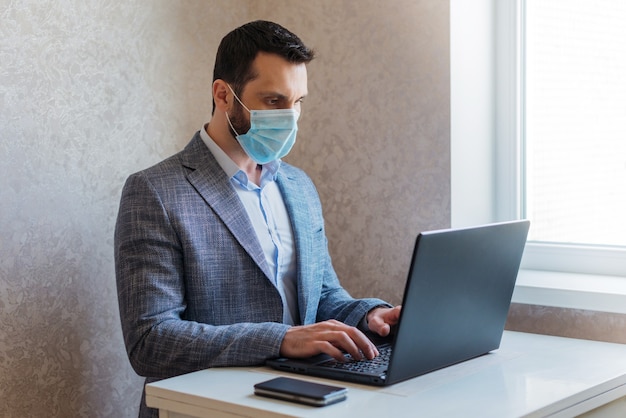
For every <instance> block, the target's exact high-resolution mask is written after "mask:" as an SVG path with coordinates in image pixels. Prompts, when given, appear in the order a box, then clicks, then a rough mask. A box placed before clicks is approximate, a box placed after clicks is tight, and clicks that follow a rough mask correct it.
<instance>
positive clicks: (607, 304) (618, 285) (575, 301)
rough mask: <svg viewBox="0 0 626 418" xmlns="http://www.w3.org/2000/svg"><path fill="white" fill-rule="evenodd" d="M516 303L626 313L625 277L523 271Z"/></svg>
mask: <svg viewBox="0 0 626 418" xmlns="http://www.w3.org/2000/svg"><path fill="white" fill-rule="evenodd" d="M513 302H514V303H523V304H530V305H540V306H554V307H559V308H572V309H583V310H591V311H599V312H612V313H620V314H626V280H625V279H624V277H616V276H600V275H591V274H575V273H559V272H552V271H539V270H525V269H524V270H520V271H519V274H518V277H517V285H516V286H515V291H514V292H513Z"/></svg>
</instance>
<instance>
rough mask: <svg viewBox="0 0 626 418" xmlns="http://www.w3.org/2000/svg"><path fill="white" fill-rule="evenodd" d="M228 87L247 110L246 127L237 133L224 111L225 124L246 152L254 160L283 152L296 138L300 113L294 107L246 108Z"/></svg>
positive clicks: (262, 160) (269, 158) (260, 161)
mask: <svg viewBox="0 0 626 418" xmlns="http://www.w3.org/2000/svg"><path fill="white" fill-rule="evenodd" d="M228 88H230V91H231V92H232V93H233V95H234V96H235V98H236V99H237V101H238V102H239V103H240V104H241V106H243V108H244V109H246V110H247V111H248V112H249V113H250V129H249V130H248V132H247V133H245V134H241V135H240V134H239V133H238V132H237V131H236V130H235V128H234V127H233V124H232V123H231V122H230V117H228V113H226V119H227V120H228V124H229V125H230V127H231V129H232V130H233V131H234V132H235V135H236V138H237V141H238V142H239V144H240V145H241V147H242V148H243V150H244V151H245V152H246V154H248V156H249V157H250V158H252V159H253V160H254V161H255V162H256V163H257V164H267V163H269V162H271V161H274V160H277V159H279V158H282V157H284V156H285V155H287V154H288V153H289V151H291V148H292V147H293V144H294V143H295V142H296V133H297V132H298V117H299V116H300V114H299V113H298V112H297V111H296V110H294V109H270V110H250V109H248V108H247V107H246V105H244V104H243V103H242V102H241V100H239V97H237V95H236V94H235V92H234V91H233V89H232V88H231V87H230V86H228Z"/></svg>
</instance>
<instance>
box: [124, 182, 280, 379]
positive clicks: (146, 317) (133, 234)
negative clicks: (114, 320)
mask: <svg viewBox="0 0 626 418" xmlns="http://www.w3.org/2000/svg"><path fill="white" fill-rule="evenodd" d="M114 252H115V269H116V280H117V289H118V301H119V309H120V317H121V323H122V331H123V335H124V342H125V345H126V349H127V352H128V356H129V359H130V362H131V365H132V366H133V368H134V370H135V371H136V372H137V373H138V374H139V375H142V376H150V377H155V378H166V377H171V376H174V375H178V374H183V373H187V372H191V371H196V370H200V369H204V368H209V367H215V366H244V365H253V364H261V363H263V362H264V360H266V359H267V358H270V357H276V356H278V355H279V350H280V344H281V342H282V340H283V337H284V335H285V333H286V331H287V329H288V326H286V325H284V324H281V323H278V322H261V323H254V321H250V322H237V323H234V324H231V325H228V324H223V325H211V324H207V323H201V322H196V321H193V320H189V319H187V318H185V310H186V308H187V306H186V297H185V292H186V285H185V278H184V277H183V275H184V266H183V263H184V255H183V245H182V244H181V241H180V237H179V236H178V231H177V230H176V229H175V228H174V227H173V225H172V222H171V219H170V215H169V214H168V210H167V207H166V206H165V205H164V204H163V202H162V196H160V194H159V193H158V192H157V190H156V189H155V187H154V186H153V184H152V183H151V182H150V180H149V179H148V177H147V176H146V175H144V174H143V173H138V174H135V175H132V176H131V177H129V179H128V180H127V182H126V184H125V186H124V189H123V191H122V197H121V202H120V208H119V213H118V218H117V223H116V227H115V238H114ZM217 309H219V307H217Z"/></svg>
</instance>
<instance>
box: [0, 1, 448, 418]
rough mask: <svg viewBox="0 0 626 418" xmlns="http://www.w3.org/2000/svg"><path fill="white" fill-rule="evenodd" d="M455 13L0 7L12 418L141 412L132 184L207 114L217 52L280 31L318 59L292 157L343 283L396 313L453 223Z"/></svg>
mask: <svg viewBox="0 0 626 418" xmlns="http://www.w3.org/2000/svg"><path fill="white" fill-rule="evenodd" d="M448 16H449V12H448V2H447V1H439V0H436V1H435V0H395V1H386V2H380V1H377V0H363V1H359V2H354V1H351V0H312V1H306V2H305V1H301V2H294V1H286V0H282V1H277V0H276V1H275V0H263V1H252V0H228V1H226V0H224V1H217V0H202V1H201V0H196V1H192V0H188V1H176V2H172V1H167V0H153V1H150V2H121V1H107V0H102V1H95V0H93V1H92V0H90V1H78V0H64V1H58V2H39V1H37V0H23V1H19V2H17V1H11V0H0V22H2V23H1V24H0V135H1V138H0V400H1V401H0V416H2V417H23V416H46V417H47V416H63V417H69V416H89V417H99V416H102V417H104V416H115V417H131V416H135V415H136V411H137V404H138V401H139V396H140V391H141V379H140V378H139V377H138V376H136V375H135V374H134V373H133V372H132V370H131V369H130V366H129V365H128V361H127V359H126V354H125V351H124V348H123V344H122V338H121V332H120V327H119V315H118V311H117V300H116V294H115V281H114V273H113V257H112V235H113V225H114V222H115V216H116V213H117V205H118V201H119V194H120V191H121V187H122V184H123V182H124V180H125V178H126V177H127V176H128V174H130V173H131V172H134V171H137V170H139V169H141V168H144V167H146V166H148V165H150V164H152V163H154V162H156V161H159V160H161V159H162V158H164V157H166V156H168V155H170V154H172V153H174V152H175V151H177V150H179V149H180V148H182V147H183V146H184V145H185V144H186V143H187V141H188V140H189V138H190V137H191V136H192V135H193V133H194V132H195V131H196V130H197V129H199V128H200V126H201V124H202V123H203V122H205V121H207V120H208V118H209V114H210V82H211V73H212V66H213V56H214V54H215V50H216V48H217V44H218V42H219V40H220V39H221V37H222V36H223V35H224V34H225V33H226V32H228V31H229V30H230V29H232V28H233V27H235V26H238V25H239V24H242V23H244V22H246V21H248V20H252V19H257V18H266V19H271V20H276V21H278V22H280V23H282V24H284V25H285V26H287V27H288V28H291V29H292V30H294V31H295V32H296V33H298V34H299V35H301V37H302V38H303V39H304V41H305V42H306V43H308V44H310V45H312V46H313V47H315V48H316V49H317V51H318V59H317V60H316V61H314V62H313V63H312V64H311V66H310V68H309V74H310V84H309V90H310V97H309V98H308V99H307V102H306V104H305V113H304V115H303V119H302V123H301V128H300V133H299V141H298V143H297V145H296V147H295V149H294V151H293V153H292V154H291V155H290V156H289V157H288V160H289V161H290V162H292V163H294V164H297V165H299V166H301V167H303V168H304V169H306V170H307V171H308V172H309V174H310V175H311V177H312V178H313V179H314V181H315V182H316V184H317V185H318V187H319V190H320V194H321V196H322V200H323V203H324V207H325V213H326V218H327V223H328V230H329V238H330V245H331V251H332V255H333V258H334V260H335V264H336V268H337V271H338V273H339V275H340V277H341V278H342V280H343V282H344V284H345V286H346V287H347V288H348V289H349V290H350V291H352V292H353V294H355V295H356V296H362V295H378V296H382V297H384V298H386V299H388V300H390V301H391V302H394V303H397V302H399V301H400V295H401V293H402V286H403V284H404V279H405V276H406V270H407V268H408V263H409V256H410V248H411V246H412V244H413V240H414V238H415V234H416V233H417V232H418V231H419V230H421V229H429V228H435V227H437V228H438V227H444V226H447V225H449V220H450V179H449V173H450V167H449V142H450V141H449V58H448V57H449V48H448V42H449V25H448Z"/></svg>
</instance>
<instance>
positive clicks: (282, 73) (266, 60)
mask: <svg viewBox="0 0 626 418" xmlns="http://www.w3.org/2000/svg"><path fill="white" fill-rule="evenodd" d="M252 67H253V72H254V73H255V75H256V77H255V78H254V79H253V80H251V81H249V82H248V83H247V84H246V86H245V88H244V93H253V92H254V93H258V92H261V91H266V92H274V93H279V94H281V95H284V96H286V97H296V98H300V97H303V96H306V94H307V70H306V64H304V63H291V62H289V61H287V60H285V59H284V58H282V57H281V56H279V55H276V54H269V53H265V52H259V54H258V55H257V56H256V58H255V59H254V61H253V62H252Z"/></svg>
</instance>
